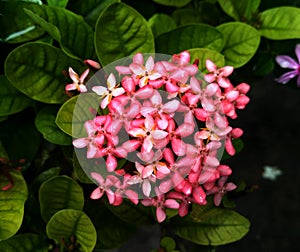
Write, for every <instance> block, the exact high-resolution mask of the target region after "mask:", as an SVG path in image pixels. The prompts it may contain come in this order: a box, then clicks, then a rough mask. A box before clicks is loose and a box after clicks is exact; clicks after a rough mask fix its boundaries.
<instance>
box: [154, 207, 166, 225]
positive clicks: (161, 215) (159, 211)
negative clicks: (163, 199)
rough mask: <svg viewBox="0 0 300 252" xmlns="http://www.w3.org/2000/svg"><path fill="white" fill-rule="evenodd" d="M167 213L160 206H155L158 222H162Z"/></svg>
mask: <svg viewBox="0 0 300 252" xmlns="http://www.w3.org/2000/svg"><path fill="white" fill-rule="evenodd" d="M166 217H167V215H166V213H165V211H164V210H163V209H162V208H161V207H157V208H156V218H157V221H158V222H159V223H161V222H163V221H164V220H165V219H166Z"/></svg>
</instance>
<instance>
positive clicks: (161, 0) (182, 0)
mask: <svg viewBox="0 0 300 252" xmlns="http://www.w3.org/2000/svg"><path fill="white" fill-rule="evenodd" d="M191 1H192V0H153V2H155V3H158V4H161V5H166V6H174V7H183V6H185V5H187V4H188V3H189V2H191Z"/></svg>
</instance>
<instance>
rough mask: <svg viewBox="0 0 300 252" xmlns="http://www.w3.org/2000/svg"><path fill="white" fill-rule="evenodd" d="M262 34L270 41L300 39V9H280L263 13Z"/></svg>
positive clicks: (261, 18)
mask: <svg viewBox="0 0 300 252" xmlns="http://www.w3.org/2000/svg"><path fill="white" fill-rule="evenodd" d="M260 20H261V27H260V29H259V31H260V34H261V35H262V36H264V37H266V38H268V39H275V40H277V39H278V40H284V39H294V38H300V8H296V7H278V8H273V9H268V10H265V11H264V12H262V13H261V17H260Z"/></svg>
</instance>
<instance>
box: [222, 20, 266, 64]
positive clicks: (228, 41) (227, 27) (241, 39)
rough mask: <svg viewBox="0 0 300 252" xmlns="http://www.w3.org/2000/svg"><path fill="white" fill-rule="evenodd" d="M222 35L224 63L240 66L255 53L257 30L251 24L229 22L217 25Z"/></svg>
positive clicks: (257, 38) (258, 36)
mask: <svg viewBox="0 0 300 252" xmlns="http://www.w3.org/2000/svg"><path fill="white" fill-rule="evenodd" d="M217 29H218V30H219V31H220V32H222V34H223V37H224V43H225V44H224V48H223V50H222V54H223V55H224V56H225V61H226V65H230V66H234V67H236V68H237V67H241V66H243V65H245V64H246V63H247V62H248V61H249V60H250V59H251V58H252V57H253V56H254V54H255V53H256V51H257V49H258V46H259V43H260V35H259V32H258V31H257V30H256V29H254V28H253V27H252V26H250V25H247V24H245V23H240V22H229V23H225V24H222V25H220V26H218V27H217Z"/></svg>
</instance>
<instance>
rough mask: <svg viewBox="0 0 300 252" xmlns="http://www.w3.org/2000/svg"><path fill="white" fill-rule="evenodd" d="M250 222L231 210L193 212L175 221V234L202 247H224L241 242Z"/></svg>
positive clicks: (210, 209)
mask: <svg viewBox="0 0 300 252" xmlns="http://www.w3.org/2000/svg"><path fill="white" fill-rule="evenodd" d="M249 227H250V223H249V221H248V220H247V219H246V218H245V217H243V216H241V215H240V214H238V213H237V212H235V211H233V210H229V209H222V208H209V209H204V210H203V209H201V208H199V210H198V209H197V210H196V211H195V210H193V212H192V214H191V216H187V217H184V218H178V219H176V221H174V228H175V233H176V234H177V235H178V236H180V237H182V238H184V239H186V240H189V241H192V242H194V243H197V244H201V245H212V246H218V245H224V244H227V243H231V242H235V241H238V240H240V239H241V238H242V237H243V236H245V235H246V234H247V232H248V231H249Z"/></svg>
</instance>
